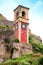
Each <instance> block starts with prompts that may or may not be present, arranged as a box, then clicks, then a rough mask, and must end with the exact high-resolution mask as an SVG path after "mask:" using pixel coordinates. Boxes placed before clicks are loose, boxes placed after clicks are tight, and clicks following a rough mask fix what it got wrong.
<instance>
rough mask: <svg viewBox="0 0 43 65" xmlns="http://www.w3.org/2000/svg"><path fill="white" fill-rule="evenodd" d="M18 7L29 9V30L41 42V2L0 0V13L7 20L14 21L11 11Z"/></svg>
mask: <svg viewBox="0 0 43 65" xmlns="http://www.w3.org/2000/svg"><path fill="white" fill-rule="evenodd" d="M18 5H23V6H25V7H28V8H30V10H29V17H28V18H29V21H28V22H29V28H30V29H31V31H32V33H33V34H36V35H38V36H40V37H41V38H42V40H43V0H0V13H1V14H3V15H4V16H5V17H6V18H7V19H8V20H14V12H13V10H14V9H15V8H16V7H17V6H18Z"/></svg>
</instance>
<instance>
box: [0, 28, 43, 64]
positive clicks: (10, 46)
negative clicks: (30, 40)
mask: <svg viewBox="0 0 43 65" xmlns="http://www.w3.org/2000/svg"><path fill="white" fill-rule="evenodd" d="M32 36H33V37H34V38H35V39H36V40H37V41H39V42H42V41H40V40H41V39H40V38H39V37H38V36H36V35H33V34H32ZM6 39H7V41H6ZM13 39H14V37H13V31H12V30H11V29H9V28H7V29H3V30H2V29H0V63H1V62H3V61H5V60H7V59H10V58H16V57H20V56H22V55H24V54H30V53H32V45H31V44H23V43H15V42H13V41H12V40H13Z"/></svg>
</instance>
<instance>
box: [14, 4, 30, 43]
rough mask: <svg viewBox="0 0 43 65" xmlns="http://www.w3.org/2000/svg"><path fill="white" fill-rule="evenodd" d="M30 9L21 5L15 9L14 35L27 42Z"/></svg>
mask: <svg viewBox="0 0 43 65" xmlns="http://www.w3.org/2000/svg"><path fill="white" fill-rule="evenodd" d="M28 10H29V8H27V7H24V6H21V5H19V6H18V7H17V8H16V9H14V37H15V38H18V39H19V41H20V42H22V43H25V44H26V43H28V42H29V41H28V37H29V26H28V24H29V23H28V20H29V18H28V17H29V16H28Z"/></svg>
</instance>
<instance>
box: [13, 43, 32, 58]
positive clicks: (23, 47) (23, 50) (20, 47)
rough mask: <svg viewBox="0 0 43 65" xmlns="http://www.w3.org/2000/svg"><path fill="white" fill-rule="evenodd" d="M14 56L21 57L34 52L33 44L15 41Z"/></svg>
mask: <svg viewBox="0 0 43 65" xmlns="http://www.w3.org/2000/svg"><path fill="white" fill-rule="evenodd" d="M13 48H14V52H13V56H12V58H16V57H20V56H22V55H24V54H31V53H32V45H31V44H22V43H13Z"/></svg>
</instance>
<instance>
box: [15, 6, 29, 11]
mask: <svg viewBox="0 0 43 65" xmlns="http://www.w3.org/2000/svg"><path fill="white" fill-rule="evenodd" d="M19 7H23V8H26V9H30V8H28V7H25V6H22V5H19V6H18V7H17V8H19ZM17 8H15V9H14V11H15V10H16V9H17Z"/></svg>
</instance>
